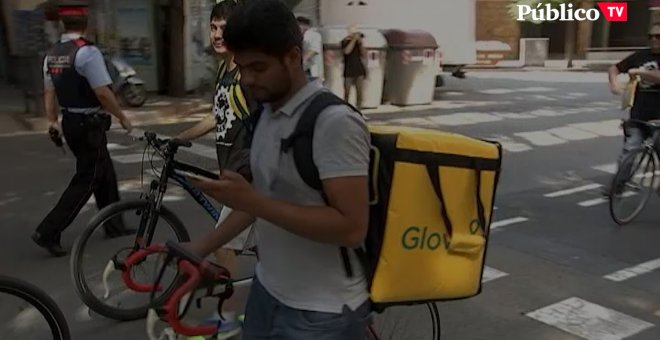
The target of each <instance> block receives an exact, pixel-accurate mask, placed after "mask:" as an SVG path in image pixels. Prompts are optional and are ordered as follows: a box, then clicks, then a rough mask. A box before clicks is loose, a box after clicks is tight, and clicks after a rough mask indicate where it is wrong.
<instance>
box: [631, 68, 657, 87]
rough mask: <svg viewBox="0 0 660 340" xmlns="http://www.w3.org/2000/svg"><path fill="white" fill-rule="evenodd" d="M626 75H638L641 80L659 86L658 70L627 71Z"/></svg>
mask: <svg viewBox="0 0 660 340" xmlns="http://www.w3.org/2000/svg"><path fill="white" fill-rule="evenodd" d="M628 74H630V75H631V76H633V75H638V76H639V77H640V78H642V79H643V80H646V81H650V82H652V83H654V84H660V70H644V69H634V70H629V71H628Z"/></svg>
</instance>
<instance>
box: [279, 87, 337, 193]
mask: <svg viewBox="0 0 660 340" xmlns="http://www.w3.org/2000/svg"><path fill="white" fill-rule="evenodd" d="M332 105H346V102H344V100H343V99H341V98H339V97H337V96H336V95H335V94H333V93H332V92H329V91H321V92H320V93H318V94H317V95H315V96H314V98H313V99H312V102H311V103H309V106H308V107H307V109H306V110H305V111H304V112H303V113H302V116H301V117H300V120H298V124H297V125H296V128H295V130H294V131H293V133H292V134H291V136H289V137H288V138H286V139H283V140H282V144H281V151H282V152H285V153H286V152H288V151H289V150H291V149H292V150H293V160H294V162H295V163H296V169H297V170H298V173H299V174H300V177H301V178H302V179H303V181H305V183H306V184H307V185H309V186H310V187H311V188H313V189H314V190H317V191H321V192H322V191H323V184H322V182H321V179H320V177H319V169H318V168H317V167H316V164H314V161H313V160H314V156H313V154H312V152H313V150H312V148H313V140H314V127H315V126H316V120H317V119H318V118H319V115H320V114H321V112H323V110H324V109H325V108H327V107H328V106H332ZM323 196H324V199H325V195H323Z"/></svg>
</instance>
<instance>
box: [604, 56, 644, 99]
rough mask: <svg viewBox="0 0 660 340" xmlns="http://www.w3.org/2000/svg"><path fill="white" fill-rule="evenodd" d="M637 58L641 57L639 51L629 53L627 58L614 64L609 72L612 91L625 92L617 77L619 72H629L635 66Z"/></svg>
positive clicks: (616, 92)
mask: <svg viewBox="0 0 660 340" xmlns="http://www.w3.org/2000/svg"><path fill="white" fill-rule="evenodd" d="M637 59H639V53H637V52H636V53H633V54H631V55H629V56H628V57H626V58H625V59H623V60H621V61H620V62H619V63H617V64H615V65H612V66H611V67H610V68H609V70H608V72H607V73H608V77H609V83H610V91H612V93H614V94H617V95H620V94H622V93H623V89H621V86H620V85H619V82H618V81H617V77H618V76H619V74H621V73H627V72H628V70H630V69H631V68H633V67H635V63H636V62H637Z"/></svg>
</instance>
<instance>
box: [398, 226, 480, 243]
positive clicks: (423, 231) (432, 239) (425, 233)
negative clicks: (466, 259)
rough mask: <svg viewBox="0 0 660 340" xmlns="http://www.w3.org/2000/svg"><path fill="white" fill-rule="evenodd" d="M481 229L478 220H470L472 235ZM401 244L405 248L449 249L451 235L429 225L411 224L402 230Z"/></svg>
mask: <svg viewBox="0 0 660 340" xmlns="http://www.w3.org/2000/svg"><path fill="white" fill-rule="evenodd" d="M481 229H482V226H481V224H480V223H479V220H477V219H474V220H472V222H470V233H471V234H472V235H474V234H476V233H477V232H478V231H479V230H481ZM401 245H402V246H403V248H404V249H406V250H437V249H438V248H440V247H444V248H445V250H449V246H450V245H451V237H450V236H449V234H447V233H445V232H442V233H439V232H435V231H433V230H431V229H429V227H418V226H411V227H408V228H407V229H406V230H404V231H403V234H402V237H401Z"/></svg>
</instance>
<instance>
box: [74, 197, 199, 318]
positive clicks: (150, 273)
mask: <svg viewBox="0 0 660 340" xmlns="http://www.w3.org/2000/svg"><path fill="white" fill-rule="evenodd" d="M148 212H149V203H148V202H147V201H145V200H135V201H121V202H117V203H114V204H112V205H110V206H108V207H106V208H104V209H103V210H101V211H100V212H99V213H98V214H97V215H96V216H94V218H92V220H91V221H90V223H89V226H88V227H87V229H86V230H85V231H84V232H83V234H82V235H81V236H80V237H79V238H78V240H76V243H75V245H74V246H73V250H72V254H71V275H72V279H73V282H74V284H75V286H76V292H77V294H78V296H79V297H80V298H81V299H82V301H83V302H84V303H85V305H87V306H88V307H89V308H90V309H91V310H92V311H94V312H96V313H98V314H100V315H102V316H105V317H107V318H111V319H115V320H119V321H132V320H137V319H141V318H144V317H145V316H146V315H147V311H148V309H149V307H150V306H151V304H152V301H150V293H137V292H134V291H131V290H129V289H128V288H127V287H126V286H125V284H124V282H123V281H122V279H121V275H119V274H120V273H121V272H119V271H117V275H115V277H114V278H115V279H116V282H114V283H113V284H110V283H108V281H109V278H110V276H111V274H112V272H113V271H116V268H113V265H114V263H113V259H114V258H116V259H118V260H119V261H123V260H125V259H126V257H127V256H128V255H130V254H131V253H132V251H133V249H134V245H135V244H136V236H135V235H133V236H127V237H123V238H121V239H119V238H117V239H110V240H108V239H103V237H97V236H96V235H95V234H98V232H100V233H101V234H103V232H102V231H103V225H104V223H106V222H108V221H110V220H112V219H114V218H117V217H118V216H122V217H123V218H124V220H125V221H126V222H125V224H126V226H127V227H132V226H138V225H140V224H143V223H146V222H147V221H146V220H147V219H143V218H140V216H141V215H142V214H144V213H148ZM127 215H128V216H127ZM132 215H133V216H138V220H139V221H138V222H136V223H131V221H129V220H128V218H127V217H131V216H132ZM157 222H165V223H164V224H166V225H167V226H168V228H165V226H161V225H160V223H158V224H157V225H156V227H155V229H154V235H153V236H154V238H153V239H152V242H151V244H155V243H164V242H165V241H167V240H177V241H179V242H188V241H190V236H189V235H188V232H187V231H186V228H185V227H184V226H183V223H182V222H181V220H179V218H177V217H176V215H174V213H173V212H172V211H171V210H169V209H167V208H166V207H165V206H162V207H161V210H160V214H159V216H157ZM136 229H137V228H136ZM167 231H169V232H170V233H165V232H167ZM99 239H100V242H97V243H95V242H94V241H99ZM145 246H148V244H147V245H145ZM88 250H89V252H92V251H94V252H100V251H104V250H105V251H106V252H105V253H103V254H102V255H92V254H90V253H86V251H88ZM87 261H89V262H91V268H92V270H91V274H90V275H89V277H88V276H87V270H86V268H85V264H86V262H87ZM147 262H148V261H146V260H145V262H143V264H147ZM143 264H140V265H139V266H135V267H136V268H140V269H142V265H143ZM159 267H160V264H158V263H154V264H153V266H152V268H151V270H144V269H143V272H144V274H145V275H144V276H142V277H140V276H139V275H138V274H139V273H136V272H133V273H132V275H133V276H134V277H135V278H136V279H137V280H138V281H140V282H144V283H149V282H153V279H154V277H155V276H154V275H155V273H156V270H157V269H158V268H159ZM99 269H101V271H99ZM96 278H100V279H101V282H100V283H98V282H95V281H94V279H96ZM176 280H177V274H176V270H174V273H168V274H167V275H166V276H165V277H164V278H163V281H162V283H167V282H169V284H167V288H166V289H164V290H163V293H162V294H160V295H156V298H155V300H154V301H153V304H155V305H158V304H160V303H162V302H163V300H164V298H165V297H167V295H168V294H169V293H171V291H172V290H173V288H174V287H175V285H176V283H177V281H176ZM111 291H112V292H113V293H115V291H119V292H118V293H117V294H110V292H111ZM100 293H102V294H100ZM136 300H137V301H138V302H136Z"/></svg>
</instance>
